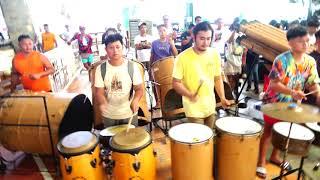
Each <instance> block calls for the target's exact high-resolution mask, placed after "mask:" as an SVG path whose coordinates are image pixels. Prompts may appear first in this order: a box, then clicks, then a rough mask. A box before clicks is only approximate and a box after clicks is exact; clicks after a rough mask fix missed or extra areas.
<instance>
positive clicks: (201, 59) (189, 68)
mask: <svg viewBox="0 0 320 180" xmlns="http://www.w3.org/2000/svg"><path fill="white" fill-rule="evenodd" d="M212 35H213V29H212V28H211V26H210V24H209V23H208V22H201V23H199V24H197V25H196V26H195V27H194V29H193V39H194V42H195V43H194V46H193V47H190V48H188V49H186V50H185V51H184V52H182V53H181V54H180V55H178V57H177V58H176V61H175V64H174V68H173V74H172V76H173V88H174V89H175V90H176V91H177V93H179V94H180V95H182V96H183V98H182V100H183V108H184V110H185V113H186V116H187V118H188V120H189V121H190V122H193V123H201V124H205V125H207V126H209V127H211V128H213V127H214V123H215V106H216V100H215V94H214V88H215V89H216V91H217V93H218V96H219V97H220V99H221V104H222V106H223V107H224V108H227V106H229V105H230V102H229V101H228V100H226V98H225V94H224V88H223V81H222V77H221V65H220V55H219V52H218V51H217V50H216V49H213V48H210V44H211V41H212Z"/></svg>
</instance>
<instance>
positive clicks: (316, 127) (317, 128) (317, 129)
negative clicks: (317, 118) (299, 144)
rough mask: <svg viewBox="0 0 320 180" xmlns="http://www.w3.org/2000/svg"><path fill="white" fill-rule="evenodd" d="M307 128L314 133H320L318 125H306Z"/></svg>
mask: <svg viewBox="0 0 320 180" xmlns="http://www.w3.org/2000/svg"><path fill="white" fill-rule="evenodd" d="M306 126H307V127H308V128H310V129H312V130H314V131H317V132H320V126H319V125H318V123H316V122H315V123H306Z"/></svg>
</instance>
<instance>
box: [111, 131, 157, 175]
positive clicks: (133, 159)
mask: <svg viewBox="0 0 320 180" xmlns="http://www.w3.org/2000/svg"><path fill="white" fill-rule="evenodd" d="M110 146H111V149H112V160H113V161H114V167H113V171H112V174H113V178H114V180H127V179H148V180H155V179H156V159H155V155H154V153H153V146H152V142H151V135H150V134H149V133H148V132H147V131H145V130H144V129H143V128H134V129H130V130H129V132H128V133H127V132H126V131H122V132H120V133H117V134H116V135H115V136H113V137H112V138H111V140H110Z"/></svg>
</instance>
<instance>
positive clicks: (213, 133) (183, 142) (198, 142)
mask: <svg viewBox="0 0 320 180" xmlns="http://www.w3.org/2000/svg"><path fill="white" fill-rule="evenodd" d="M186 124H197V125H199V124H198V123H189V122H188V123H182V124H179V125H186ZM179 125H177V126H179ZM200 125H203V126H204V127H207V128H209V129H210V130H211V132H212V134H211V136H210V137H209V138H207V139H205V140H202V141H197V142H185V141H179V140H177V139H174V138H173V137H172V136H170V133H169V131H170V130H171V129H172V128H174V127H172V128H170V129H169V131H168V137H169V138H170V140H172V141H174V142H178V143H180V144H188V145H191V144H193V145H196V144H203V143H205V142H207V141H209V140H210V139H213V137H215V136H216V133H215V132H214V131H213V130H212V129H211V128H210V127H208V126H206V125H204V124H200ZM171 131H172V130H171Z"/></svg>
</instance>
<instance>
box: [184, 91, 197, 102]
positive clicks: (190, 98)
mask: <svg viewBox="0 0 320 180" xmlns="http://www.w3.org/2000/svg"><path fill="white" fill-rule="evenodd" d="M187 98H188V99H189V100H190V101H191V102H193V103H195V102H197V101H198V99H199V97H198V94H197V93H194V94H192V93H190V94H189V95H188V96H187Z"/></svg>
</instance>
